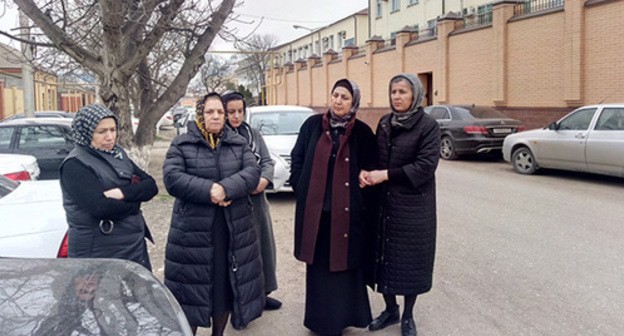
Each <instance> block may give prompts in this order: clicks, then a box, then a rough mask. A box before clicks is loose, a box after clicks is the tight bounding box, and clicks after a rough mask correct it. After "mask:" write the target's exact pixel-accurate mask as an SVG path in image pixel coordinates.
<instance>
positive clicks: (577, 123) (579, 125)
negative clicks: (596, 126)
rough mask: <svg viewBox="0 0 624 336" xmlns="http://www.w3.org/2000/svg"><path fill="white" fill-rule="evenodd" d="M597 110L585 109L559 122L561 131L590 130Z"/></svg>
mask: <svg viewBox="0 0 624 336" xmlns="http://www.w3.org/2000/svg"><path fill="white" fill-rule="evenodd" d="M594 113H596V109H595V108H592V109H583V110H578V111H576V112H574V113H573V114H571V115H569V116H567V117H566V118H565V119H563V120H561V121H560V122H559V129H560V130H575V131H584V130H587V129H588V128H589V123H591V120H592V118H593V117H594Z"/></svg>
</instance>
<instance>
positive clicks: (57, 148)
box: [0, 118, 74, 180]
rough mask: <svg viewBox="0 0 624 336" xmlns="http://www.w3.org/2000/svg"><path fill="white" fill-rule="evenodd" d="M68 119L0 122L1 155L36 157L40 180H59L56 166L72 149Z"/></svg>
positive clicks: (31, 119)
mask: <svg viewBox="0 0 624 336" xmlns="http://www.w3.org/2000/svg"><path fill="white" fill-rule="evenodd" d="M71 122H72V119H69V118H24V119H14V120H9V121H5V122H2V123H0V153H9V154H27V155H32V156H34V157H36V158H37V163H38V164H39V168H40V169H41V175H40V176H39V178H40V179H42V180H45V179H58V178H59V171H58V170H59V166H60V165H61V162H63V159H65V157H66V156H67V154H69V152H70V151H71V150H72V149H73V148H74V144H73V140H72V137H71Z"/></svg>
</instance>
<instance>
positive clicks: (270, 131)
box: [246, 105, 316, 192]
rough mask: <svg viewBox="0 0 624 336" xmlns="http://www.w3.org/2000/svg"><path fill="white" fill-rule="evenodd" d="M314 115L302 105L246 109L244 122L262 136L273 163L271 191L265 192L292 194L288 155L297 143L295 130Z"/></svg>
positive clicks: (297, 131) (311, 110)
mask: <svg viewBox="0 0 624 336" xmlns="http://www.w3.org/2000/svg"><path fill="white" fill-rule="evenodd" d="M314 114H316V112H314V110H313V109H311V108H308V107H302V106H289V105H268V106H254V107H249V108H247V115H246V118H247V122H248V123H249V125H251V127H253V128H256V129H258V130H259V131H260V133H261V134H262V137H263V138H264V141H265V142H266V144H267V147H268V148H269V152H271V157H272V158H273V160H274V161H275V171H274V173H273V189H270V190H267V192H281V191H288V192H292V187H291V186H290V184H289V183H288V178H289V177H290V152H291V151H292V149H293V147H294V146H295V142H297V136H298V135H299V129H300V128H301V125H302V124H303V122H304V121H305V120H306V119H308V117H310V116H312V115H314Z"/></svg>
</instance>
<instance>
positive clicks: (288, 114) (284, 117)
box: [250, 111, 313, 135]
mask: <svg viewBox="0 0 624 336" xmlns="http://www.w3.org/2000/svg"><path fill="white" fill-rule="evenodd" d="M312 114H313V113H311V112H306V111H280V112H259V113H252V114H251V116H250V124H251V127H253V128H257V129H258V130H259V131H260V133H262V134H263V135H293V134H298V133H299V128H300V127H301V124H303V122H304V121H305V120H306V119H307V118H308V117H309V116H311V115H312Z"/></svg>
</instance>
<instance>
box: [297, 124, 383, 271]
mask: <svg viewBox="0 0 624 336" xmlns="http://www.w3.org/2000/svg"><path fill="white" fill-rule="evenodd" d="M322 119H323V115H321V114H319V115H315V116H312V117H310V118H308V120H306V122H305V123H304V124H303V125H302V126H301V130H300V133H299V136H298V137H297V142H296V144H295V147H294V148H293V150H292V152H291V160H292V164H291V170H290V174H291V175H290V179H289V182H290V184H291V186H292V188H293V190H294V191H295V195H296V198H297V202H296V210H295V250H294V254H295V257H296V258H297V259H299V260H301V258H300V256H299V251H300V249H301V244H302V240H304V239H316V237H304V234H303V216H304V213H305V207H306V199H307V195H308V188H309V185H310V184H311V183H315V181H310V175H311V172H312V164H313V161H314V152H315V150H316V145H317V143H318V140H319V137H320V136H321V133H322V132H323V128H322ZM349 147H350V151H349V153H350V156H349V158H348V159H349V163H350V165H349V182H348V185H346V187H348V188H349V189H348V193H347V194H348V197H349V214H350V218H349V221H350V222H349V233H348V234H347V236H348V239H346V240H347V241H346V242H345V243H344V244H341V245H340V248H346V249H347V269H353V268H356V267H362V266H364V263H365V261H366V260H368V259H367V258H366V257H365V256H366V255H367V251H371V249H370V247H369V246H366V245H365V244H366V242H367V241H368V239H367V230H368V228H369V226H370V223H371V221H369V220H368V219H370V217H371V216H370V214H371V213H373V212H371V211H374V209H373V208H372V207H369V205H371V204H369V203H368V201H369V200H371V199H370V198H369V197H366V196H365V193H367V192H369V191H371V190H370V189H368V188H365V189H364V190H362V189H361V188H360V187H359V180H358V177H359V174H360V171H361V170H362V169H364V170H370V169H372V168H373V167H374V164H375V136H374V134H373V133H372V130H371V129H370V127H368V125H366V124H365V123H363V122H362V121H360V120H356V121H355V124H354V125H353V130H352V131H351V135H350V136H349ZM333 188H345V185H336V183H335V185H334V186H333ZM363 193H364V194H363ZM340 210H342V209H340ZM341 238H342V237H341ZM335 254H336V251H332V255H331V256H330V259H331V258H332V257H333V256H334V255H335Z"/></svg>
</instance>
